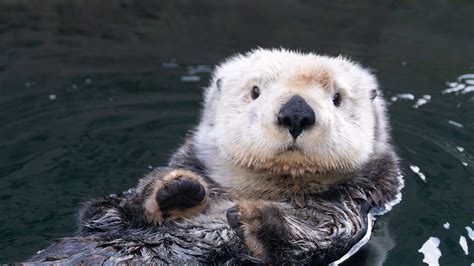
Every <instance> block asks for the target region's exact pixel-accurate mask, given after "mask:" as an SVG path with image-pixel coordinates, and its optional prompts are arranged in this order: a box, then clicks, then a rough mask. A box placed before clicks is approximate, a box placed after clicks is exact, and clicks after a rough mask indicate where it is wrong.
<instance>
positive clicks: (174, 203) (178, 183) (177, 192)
mask: <svg viewBox="0 0 474 266" xmlns="http://www.w3.org/2000/svg"><path fill="white" fill-rule="evenodd" d="M155 197H156V201H157V202H158V206H159V208H160V211H161V212H162V213H166V212H167V211H169V210H172V209H180V210H184V209H188V208H192V207H194V206H196V205H198V204H199V203H200V202H201V201H202V200H203V199H204V197H206V189H205V188H204V186H203V185H201V183H200V182H199V181H198V180H196V179H192V178H190V177H187V176H181V177H178V178H176V179H172V180H171V181H169V182H167V183H165V184H164V185H163V186H162V187H161V188H160V189H158V191H157V192H156V195H155Z"/></svg>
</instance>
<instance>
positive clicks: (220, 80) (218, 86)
mask: <svg viewBox="0 0 474 266" xmlns="http://www.w3.org/2000/svg"><path fill="white" fill-rule="evenodd" d="M216 87H217V89H218V90H219V91H220V90H221V87H222V79H217V81H216Z"/></svg>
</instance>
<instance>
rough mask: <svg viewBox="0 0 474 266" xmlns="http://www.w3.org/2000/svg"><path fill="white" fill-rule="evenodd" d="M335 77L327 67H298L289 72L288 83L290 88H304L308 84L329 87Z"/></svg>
mask: <svg viewBox="0 0 474 266" xmlns="http://www.w3.org/2000/svg"><path fill="white" fill-rule="evenodd" d="M332 81H333V79H332V73H331V72H330V70H329V69H328V68H326V67H320V66H314V67H304V68H297V69H296V70H294V71H292V72H290V73H289V74H288V78H287V79H286V85H287V86H289V87H290V88H304V87H308V85H319V86H321V87H322V88H325V89H329V88H330V86H331V83H332Z"/></svg>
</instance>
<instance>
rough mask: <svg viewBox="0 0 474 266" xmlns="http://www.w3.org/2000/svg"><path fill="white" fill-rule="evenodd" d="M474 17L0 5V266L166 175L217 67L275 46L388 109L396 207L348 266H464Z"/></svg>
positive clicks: (459, 4)
mask: <svg viewBox="0 0 474 266" xmlns="http://www.w3.org/2000/svg"><path fill="white" fill-rule="evenodd" d="M472 14H474V5H473V4H472V3H471V1H462V0H460V1H444V0H436V1H433V2H430V4H429V8H427V7H426V3H422V2H421V1H420V2H417V1H386V2H383V3H382V2H381V3H377V4H375V3H374V4H373V5H368V4H366V3H365V4H364V3H362V2H359V1H357V2H351V3H349V2H347V1H303V0H300V1H291V2H289V1H283V0H277V1H266V0H264V1H257V2H252V3H250V2H247V1H210V0H204V1H199V2H195V3H191V2H188V1H166V0H165V1H148V0H145V1H132V0H122V1H90V0H78V1H74V2H71V3H68V4H66V3H64V2H63V1H59V0H57V1H56V0H52V1H47V2H35V1H26V0H18V1H2V2H0V48H1V50H2V53H0V108H1V109H0V110H1V112H0V122H1V124H2V127H1V128H0V199H1V201H0V202H1V204H0V213H1V214H2V215H1V216H0V239H2V241H0V263H5V262H11V261H21V260H22V259H24V258H25V257H27V256H29V255H30V254H32V253H33V252H34V251H36V250H38V249H40V248H42V247H45V246H47V245H48V243H49V242H48V241H51V240H52V239H54V238H58V237H63V236H66V235H70V234H72V233H73V231H74V229H75V214H76V212H77V209H78V208H79V207H80V204H81V202H84V201H85V200H87V199H89V198H92V197H99V196H102V195H107V194H110V193H117V192H120V191H123V190H126V189H128V188H130V187H132V186H134V185H135V183H136V180H137V178H138V177H140V176H141V175H143V174H144V173H146V172H147V171H149V167H152V166H158V165H162V164H164V163H165V162H166V161H167V158H168V157H169V155H170V154H171V152H172V151H173V150H174V149H175V148H176V147H178V145H179V144H180V143H181V141H182V140H183V138H184V136H185V134H186V133H187V131H188V130H189V129H191V128H192V125H194V124H196V122H197V121H196V119H197V117H198V115H199V112H198V110H199V108H200V100H201V88H202V87H204V86H206V85H207V81H208V79H209V72H210V71H211V68H212V66H213V65H215V64H217V63H219V62H220V61H221V60H223V59H224V58H225V57H227V56H230V55H232V54H234V53H236V52H242V51H246V50H249V49H252V48H255V47H257V46H263V47H279V46H283V47H287V48H292V49H301V50H304V51H309V50H312V51H317V52H320V53H325V54H330V55H339V54H344V55H347V56H350V57H351V58H354V59H355V60H357V61H360V62H361V63H363V64H364V65H366V66H368V67H370V68H371V69H373V71H374V73H375V74H376V75H377V77H378V78H379V81H380V84H381V87H382V89H383V91H384V97H385V98H386V99H387V100H388V101H389V104H390V106H389V113H390V117H391V121H392V126H393V135H394V142H395V144H396V146H397V148H398V151H399V154H400V155H401V158H402V161H401V164H402V168H403V171H404V175H405V182H406V184H405V189H404V190H403V201H402V202H401V203H400V204H398V205H397V206H395V207H394V209H393V210H392V212H390V213H389V215H387V216H381V217H379V218H378V219H377V223H376V224H375V226H374V230H373V234H372V239H371V240H370V241H369V243H368V245H366V246H365V247H364V248H362V250H361V251H360V252H359V253H358V254H356V255H355V257H354V258H352V259H351V261H350V262H349V263H348V264H350V265H353V264H356V263H357V264H362V265H363V264H368V265H380V264H382V263H383V264H384V265H423V262H422V261H423V259H424V258H423V257H424V256H423V254H421V253H418V252H417V251H418V250H419V249H420V247H423V246H424V243H425V242H426V241H427V240H428V239H430V238H431V237H436V238H438V239H439V246H438V247H437V248H438V249H439V250H440V252H442V256H441V257H440V258H439V263H440V265H469V263H472V261H474V257H473V255H472V250H473V248H474V247H473V241H472V238H473V237H472V229H470V228H471V227H472V222H473V219H474V217H473V216H474V213H473V212H472V206H473V203H474V197H473V196H472V195H473V193H472V191H473V188H474V184H473V183H474V158H473V153H474V144H473V138H474V121H473V117H474V112H473V108H474V98H473V97H474V92H473V91H472V89H473V86H474V85H473V83H474V77H473V74H472V73H474V49H472V48H473V47H472V44H473V43H474V42H473V41H474V37H473V36H474V28H473V27H469V26H468V25H471V24H472ZM422 176H423V177H424V178H422ZM446 223H448V224H449V226H446ZM446 227H448V230H447V229H445V228H446ZM467 228H469V229H467ZM462 237H464V238H465V239H466V240H465V241H464V240H461V242H462V243H463V244H460V239H463V238H462ZM465 242H466V243H465ZM464 243H465V244H464ZM464 247H465V248H466V250H468V251H469V249H470V250H471V252H469V254H468V255H466V252H465V251H464Z"/></svg>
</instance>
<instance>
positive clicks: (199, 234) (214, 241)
mask: <svg viewBox="0 0 474 266" xmlns="http://www.w3.org/2000/svg"><path fill="white" fill-rule="evenodd" d="M378 95H380V92H379V90H378V88H377V83H376V81H375V78H374V77H373V76H372V75H371V74H370V73H369V72H368V71H366V70H365V69H363V68H362V67H360V66H358V65H357V64H354V63H352V62H350V61H348V60H347V59H344V58H342V57H337V58H332V57H326V56H319V55H314V54H301V53H297V52H291V51H286V50H264V49H259V50H255V51H252V52H250V53H248V54H246V55H238V56H235V57H232V58H230V59H229V60H227V61H226V62H224V63H223V64H222V65H220V66H218V67H217V69H216V71H215V72H214V75H213V80H212V82H211V85H210V86H209V88H207V90H206V93H205V101H204V110H203V114H202V118H201V122H200V124H199V125H198V127H197V128H196V129H195V130H194V131H193V132H192V134H190V135H189V136H188V139H187V140H186V142H185V144H184V145H183V146H182V147H181V148H180V149H179V150H178V151H177V152H176V153H175V154H174V155H173V157H172V158H171V160H170V162H169V165H168V167H163V168H157V169H155V170H153V171H152V172H151V173H150V174H148V175H147V176H146V177H144V178H143V179H141V180H140V182H139V184H138V186H137V188H136V189H131V190H129V191H127V192H124V193H122V194H120V195H111V196H109V197H105V198H103V199H99V200H94V201H91V202H89V203H87V204H86V206H85V207H84V209H83V210H82V212H81V215H80V230H79V232H78V234H77V236H75V237H70V238H65V239H63V240H61V241H59V242H58V243H56V244H53V245H52V246H50V247H48V248H47V249H46V250H44V251H41V252H39V253H38V254H37V255H35V256H34V257H32V258H31V259H30V260H29V262H58V263H82V262H83V263H103V262H111V263H118V262H137V263H190V262H202V263H206V262H207V263H209V262H215V263H241V262H256V263H261V262H263V263H279V264H280V263H285V262H288V263H316V264H328V263H331V262H335V261H337V262H339V261H341V260H343V259H345V258H346V257H347V255H346V256H345V254H349V255H350V254H352V253H353V252H355V251H356V250H357V248H359V247H360V246H361V245H362V244H363V243H365V242H366V241H367V240H368V233H370V228H371V225H372V214H374V213H376V212H379V213H380V212H381V211H382V212H383V211H387V210H389V209H390V208H391V206H392V205H394V204H395V203H397V202H398V200H399V199H400V190H401V187H402V185H403V182H402V179H401V178H400V177H399V167H398V159H397V156H396V154H395V153H394V151H393V148H392V146H391V145H390V143H389V142H390V138H389V135H388V126H387V122H386V116H385V105H384V101H383V99H382V98H381V97H379V96H378Z"/></svg>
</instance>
